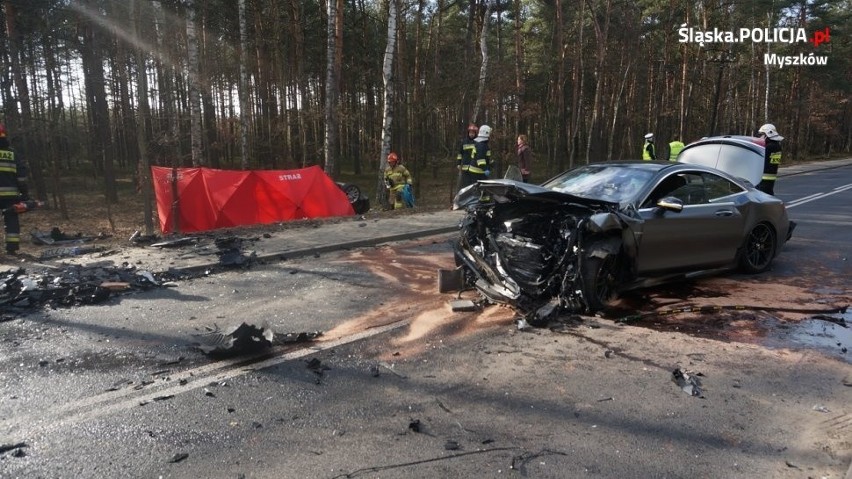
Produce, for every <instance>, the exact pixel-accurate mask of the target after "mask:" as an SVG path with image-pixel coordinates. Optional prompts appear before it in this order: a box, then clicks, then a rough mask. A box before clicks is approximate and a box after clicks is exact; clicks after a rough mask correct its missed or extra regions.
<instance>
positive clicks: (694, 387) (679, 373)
mask: <svg viewBox="0 0 852 479" xmlns="http://www.w3.org/2000/svg"><path fill="white" fill-rule="evenodd" d="M698 376H704V375H703V374H701V373H693V372H691V371H686V370H682V369H680V368H676V369H675V370H674V371H672V381H674V382H675V384H677V385H678V387H679V388H681V389H683V392H685V393H687V394H689V395H690V396H696V397H701V398H703V397H704V396H703V392H702V390H701V380H700V379H698Z"/></svg>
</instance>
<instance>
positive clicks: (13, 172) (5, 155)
mask: <svg viewBox="0 0 852 479" xmlns="http://www.w3.org/2000/svg"><path fill="white" fill-rule="evenodd" d="M27 200H29V189H28V188H27V167H26V164H24V162H23V161H21V158H20V156H18V155H16V154H15V152H14V151H12V150H11V148H10V146H9V140H8V138H6V125H3V124H2V123H0V211H3V226H4V227H5V230H6V254H10V255H14V254H16V253H17V251H18V249H20V246H21V224H20V222H19V220H18V213H17V212H16V211H15V210H14V209H13V208H11V206H12V205H14V204H16V203H19V202H21V201H27ZM7 210H8V211H7Z"/></svg>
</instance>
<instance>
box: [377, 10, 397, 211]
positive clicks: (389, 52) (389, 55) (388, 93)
mask: <svg viewBox="0 0 852 479" xmlns="http://www.w3.org/2000/svg"><path fill="white" fill-rule="evenodd" d="M395 49H396V0H390V1H389V2H388V37H387V46H386V47H385V57H384V62H383V64H382V82H383V84H384V87H385V98H384V102H385V107H384V114H383V115H382V152H381V157H380V158H379V162H378V164H379V175H378V182H377V185H376V197H377V199H378V202H379V204H382V205H386V204H387V201H388V192H387V190H386V189H385V181H384V169H385V167H386V166H387V157H388V153H390V142H391V126H392V124H393V99H394V91H393V58H394V52H395Z"/></svg>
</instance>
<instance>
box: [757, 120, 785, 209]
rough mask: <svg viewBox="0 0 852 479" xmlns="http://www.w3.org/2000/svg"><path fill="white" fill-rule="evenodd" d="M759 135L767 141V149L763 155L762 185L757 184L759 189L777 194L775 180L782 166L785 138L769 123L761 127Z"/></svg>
mask: <svg viewBox="0 0 852 479" xmlns="http://www.w3.org/2000/svg"><path fill="white" fill-rule="evenodd" d="M758 134H759V135H760V136H761V137H762V138H764V139H765V141H766V148H765V151H764V154H763V176H761V178H760V183H758V184H757V189H758V190H760V191H762V192H764V193H769V194H770V195H774V194H775V180H777V179H778V167H779V166H781V140H783V139H784V137H783V136H781V135H779V134H778V131H777V130H776V129H775V125H772V124H770V123H767V124H765V125H763V126H761V127H760V129H759V130H758Z"/></svg>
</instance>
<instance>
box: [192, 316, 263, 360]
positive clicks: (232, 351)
mask: <svg viewBox="0 0 852 479" xmlns="http://www.w3.org/2000/svg"><path fill="white" fill-rule="evenodd" d="M206 338H207V343H208V344H202V345H200V346H199V349H201V351H202V352H204V354H207V355H209V356H213V357H226V356H239V355H245V354H253V353H259V352H262V351H263V350H265V349H267V348H270V347H272V338H273V333H272V330H271V329H269V328H267V327H258V326H255V325H253V324H247V323H241V324H240V325H239V326H236V327H234V328H231V329H230V330H229V331H227V332H225V333H220V332H218V331H214V332H213V333H210V334H208V335H206Z"/></svg>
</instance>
